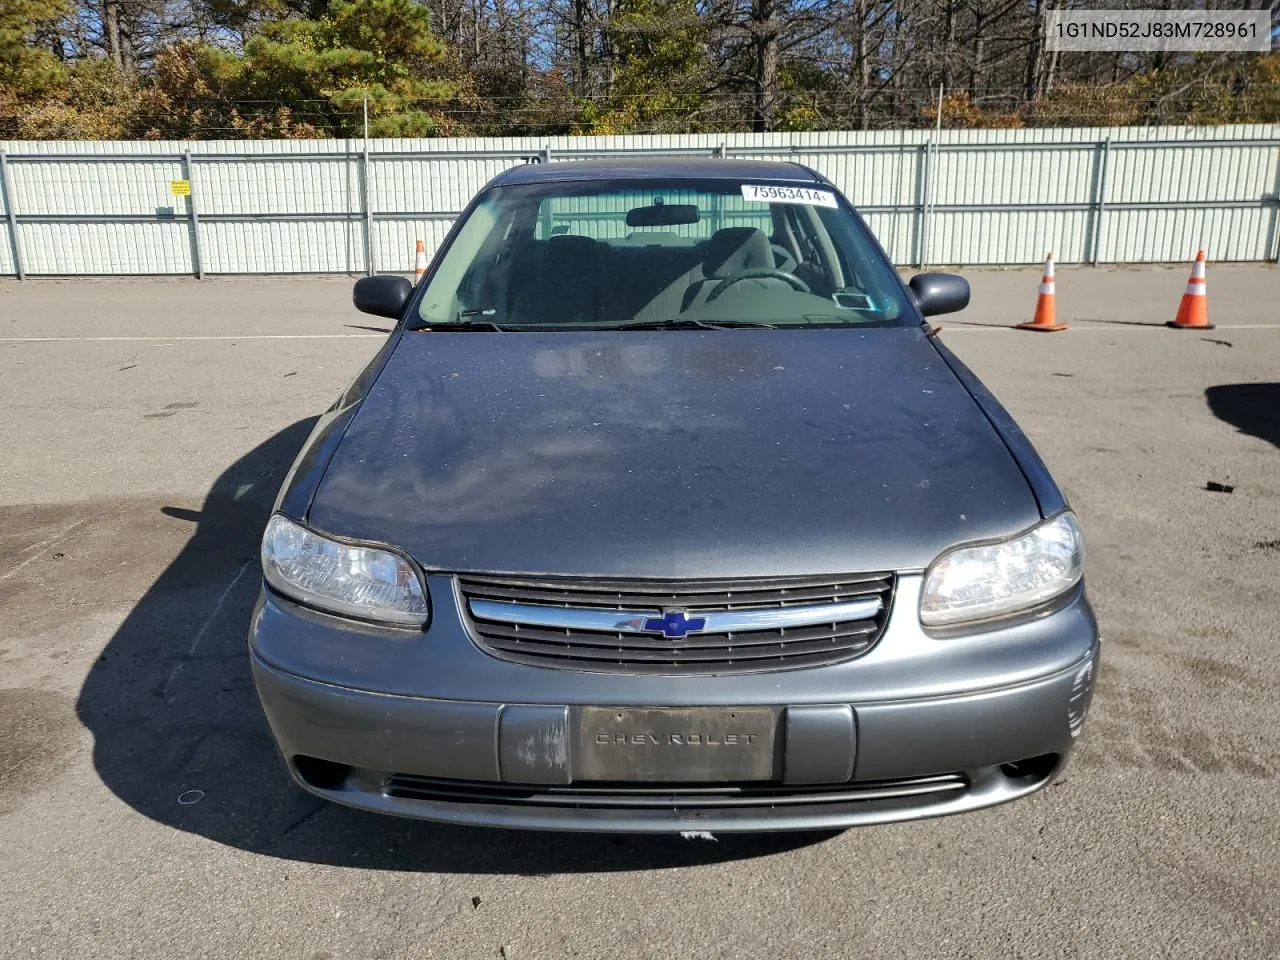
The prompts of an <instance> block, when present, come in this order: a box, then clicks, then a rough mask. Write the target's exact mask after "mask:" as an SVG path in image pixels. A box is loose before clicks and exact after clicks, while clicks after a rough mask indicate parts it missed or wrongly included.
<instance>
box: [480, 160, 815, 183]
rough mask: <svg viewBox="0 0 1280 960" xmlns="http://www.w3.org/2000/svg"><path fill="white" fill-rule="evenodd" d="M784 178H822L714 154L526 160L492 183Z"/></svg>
mask: <svg viewBox="0 0 1280 960" xmlns="http://www.w3.org/2000/svg"><path fill="white" fill-rule="evenodd" d="M679 178H688V179H695V180H721V179H723V180H774V181H778V180H783V181H790V182H796V183H821V182H822V178H821V177H819V176H818V175H817V174H816V173H814V172H813V171H812V170H810V169H809V168H808V167H805V166H802V165H801V164H799V163H784V162H779V161H775V160H719V159H715V158H713V157H679V156H665V157H664V156H650V157H625V158H622V157H620V158H614V159H608V160H575V161H571V162H569V161H557V162H553V163H527V164H524V165H523V166H519V167H512V168H511V169H510V170H506V171H504V172H503V173H500V174H498V175H497V176H496V177H494V178H493V180H492V181H490V185H491V186H498V185H500V184H501V185H508V184H513V183H550V182H553V181H581V180H670V179H679Z"/></svg>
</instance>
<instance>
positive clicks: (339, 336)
mask: <svg viewBox="0 0 1280 960" xmlns="http://www.w3.org/2000/svg"><path fill="white" fill-rule="evenodd" d="M387 336H388V335H387V334H385V333H247V334H244V335H243V336H239V337H233V336H226V335H221V334H220V335H217V336H212V335H210V336H194V337H0V343H62V342H63V341H66V342H69V343H70V342H79V341H88V342H115V341H136V340H152V341H160V342H162V343H169V342H170V341H175V340H360V339H367V338H370V337H380V338H386V337H387Z"/></svg>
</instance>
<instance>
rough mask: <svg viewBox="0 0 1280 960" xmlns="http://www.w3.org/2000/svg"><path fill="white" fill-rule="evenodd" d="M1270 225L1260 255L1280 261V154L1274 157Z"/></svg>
mask: <svg viewBox="0 0 1280 960" xmlns="http://www.w3.org/2000/svg"><path fill="white" fill-rule="evenodd" d="M1271 204H1272V206H1271V226H1270V233H1269V235H1268V236H1267V240H1266V246H1264V247H1263V250H1262V255H1263V256H1264V257H1267V258H1268V259H1270V261H1271V262H1272V263H1280V156H1277V157H1276V189H1275V193H1273V194H1272V195H1271Z"/></svg>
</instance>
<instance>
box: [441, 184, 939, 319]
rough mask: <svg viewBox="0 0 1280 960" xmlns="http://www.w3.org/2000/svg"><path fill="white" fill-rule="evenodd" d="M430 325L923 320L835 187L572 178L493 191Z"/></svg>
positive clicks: (457, 255) (448, 258)
mask: <svg viewBox="0 0 1280 960" xmlns="http://www.w3.org/2000/svg"><path fill="white" fill-rule="evenodd" d="M419 313H420V316H421V320H422V322H423V323H424V324H426V325H435V326H440V325H445V324H449V323H458V324H463V323H466V324H469V325H475V324H477V323H487V324H490V325H500V326H502V327H503V328H510V329H531V328H538V329H541V328H565V327H571V328H582V327H588V328H601V329H608V328H618V327H624V326H636V325H643V324H647V323H651V324H659V323H676V322H679V321H686V322H688V323H691V324H697V323H706V324H708V325H715V324H728V323H731V322H732V323H733V324H736V325H749V324H759V325H767V326H840V325H859V326H886V325H901V324H903V323H918V322H919V319H918V317H916V316H915V314H914V311H913V310H911V309H910V308H909V307H908V306H907V299H906V296H905V294H904V291H903V288H902V285H901V282H900V281H899V279H898V277H897V274H896V273H895V272H894V270H893V268H892V266H891V265H890V264H889V263H888V261H887V260H886V259H885V257H884V255H883V254H882V253H881V252H880V250H879V248H878V246H877V245H876V244H875V242H874V241H873V239H872V238H871V236H870V234H869V233H868V232H867V230H866V227H865V226H863V224H862V222H861V221H860V220H859V218H858V217H857V216H856V215H855V214H854V213H853V211H852V210H850V209H849V208H848V206H847V205H846V204H844V203H843V202H842V201H841V200H840V199H839V197H838V196H837V195H836V194H835V192H834V191H832V190H831V189H830V188H828V187H826V186H825V185H823V184H818V183H806V184H797V183H772V182H769V181H768V180H767V179H762V180H760V181H747V180H743V181H737V180H712V181H678V180H677V181H662V180H657V179H645V180H622V181H610V182H599V181H567V182H548V183H536V184H520V185H508V186H499V187H494V188H491V189H490V190H488V191H486V192H485V193H484V194H483V195H482V196H481V197H480V198H479V200H478V202H477V203H476V204H475V205H474V206H473V207H472V209H471V211H470V213H469V214H468V215H467V217H466V219H465V220H464V221H463V222H462V223H461V224H459V226H458V229H457V230H456V232H455V234H454V236H453V239H452V241H451V243H450V245H449V247H448V249H447V250H446V251H445V253H444V256H443V257H442V259H441V261H440V264H439V266H438V267H437V268H436V269H435V270H434V271H433V273H432V275H431V276H430V278H429V281H428V285H427V288H426V290H425V291H424V293H423V296H422V297H421V300H420V301H419Z"/></svg>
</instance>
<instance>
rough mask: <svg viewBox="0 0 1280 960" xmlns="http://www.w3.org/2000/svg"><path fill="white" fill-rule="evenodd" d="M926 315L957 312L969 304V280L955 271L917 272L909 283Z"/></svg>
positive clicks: (918, 304) (917, 302)
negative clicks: (957, 274)
mask: <svg viewBox="0 0 1280 960" xmlns="http://www.w3.org/2000/svg"><path fill="white" fill-rule="evenodd" d="M907 286H908V287H910V288H911V296H912V297H913V298H914V299H915V301H916V309H918V310H919V311H920V312H921V313H922V314H924V315H925V316H926V317H932V316H936V315H937V314H939V313H955V312H956V311H957V310H963V309H964V308H965V307H967V306H968V305H969V281H968V280H966V279H965V278H964V277H958V276H956V275H955V274H954V273H917V274H916V275H915V276H914V277H912V278H911V281H910V282H909V283H908V284H907Z"/></svg>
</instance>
